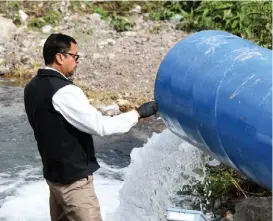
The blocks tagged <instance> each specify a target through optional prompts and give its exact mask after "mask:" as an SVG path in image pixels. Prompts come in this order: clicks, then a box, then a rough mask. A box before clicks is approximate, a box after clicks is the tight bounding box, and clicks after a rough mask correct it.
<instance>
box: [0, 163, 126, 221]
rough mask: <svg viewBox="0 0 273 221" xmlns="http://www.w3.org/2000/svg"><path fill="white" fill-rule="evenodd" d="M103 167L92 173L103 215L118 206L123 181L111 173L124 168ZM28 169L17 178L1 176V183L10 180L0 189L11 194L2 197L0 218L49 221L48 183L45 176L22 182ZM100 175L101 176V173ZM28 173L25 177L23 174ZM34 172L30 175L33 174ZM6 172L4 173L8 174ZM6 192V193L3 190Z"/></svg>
mask: <svg viewBox="0 0 273 221" xmlns="http://www.w3.org/2000/svg"><path fill="white" fill-rule="evenodd" d="M100 165H101V166H102V168H101V169H100V170H98V172H96V174H95V175H94V185H95V191H96V193H97V196H98V199H99V201H100V205H101V213H102V217H103V218H104V217H105V216H106V215H107V214H108V213H113V212H114V211H115V210H116V208H117V206H118V205H119V200H118V195H119V190H120V189H121V187H122V183H123V181H121V180H115V179H113V178H112V177H113V173H117V174H119V177H120V176H121V177H122V176H123V173H124V169H117V168H115V167H109V166H108V165H106V164H104V163H103V162H100ZM36 170H40V168H34V169H33V172H35V171H36ZM29 172H30V169H29V168H28V169H26V170H23V171H21V172H20V173H19V174H18V177H17V178H16V179H14V180H13V179H8V178H5V180H4V179H3V178H0V181H1V182H2V183H10V184H9V185H8V187H4V186H1V185H0V189H1V188H2V192H4V193H7V191H10V192H12V190H13V194H12V195H9V196H7V197H5V199H4V200H3V203H2V206H1V208H0V220H7V221H30V220H31V221H48V220H50V217H49V204H48V197H49V191H48V186H47V184H46V182H45V181H44V179H42V178H41V180H39V181H31V182H26V181H24V179H23V177H22V175H24V176H25V178H26V177H31V174H30V173H29ZM101 174H102V175H101ZM26 175H28V176H26ZM32 175H33V174H32ZM7 176H8V174H5V177H7ZM5 191H6V192H5Z"/></svg>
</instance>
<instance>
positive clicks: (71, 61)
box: [62, 43, 78, 77]
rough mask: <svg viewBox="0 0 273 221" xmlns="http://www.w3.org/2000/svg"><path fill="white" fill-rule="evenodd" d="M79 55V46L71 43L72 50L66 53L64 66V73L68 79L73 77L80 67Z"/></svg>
mask: <svg viewBox="0 0 273 221" xmlns="http://www.w3.org/2000/svg"><path fill="white" fill-rule="evenodd" d="M77 54H78V47H77V45H76V44H74V43H71V47H70V50H69V51H68V52H67V53H64V56H65V58H64V62H63V64H62V69H63V73H64V74H65V75H66V77H71V76H72V75H73V74H74V72H75V71H76V68H77V65H78V61H77V56H78V55H77Z"/></svg>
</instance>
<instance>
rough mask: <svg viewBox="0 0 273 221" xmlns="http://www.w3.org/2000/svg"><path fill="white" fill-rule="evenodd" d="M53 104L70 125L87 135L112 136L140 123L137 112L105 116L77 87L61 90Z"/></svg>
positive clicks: (68, 86)
mask: <svg viewBox="0 0 273 221" xmlns="http://www.w3.org/2000/svg"><path fill="white" fill-rule="evenodd" d="M52 104H53V106H54V108H55V110H56V111H58V112H59V113H60V114H61V115H62V116H63V117H64V118H65V119H66V120H67V121H68V122H69V123H70V124H72V125H73V126H74V127H76V128H77V129H79V130H80V131H83V132H85V133H89V134H93V135H99V136H104V135H111V134H121V133H126V132H128V131H129V130H130V129H131V128H132V127H133V126H134V125H136V123H137V122H138V114H137V112H136V111H135V110H132V111H129V112H126V113H122V114H119V115H116V116H113V117H111V116H103V115H102V114H101V113H100V112H99V111H98V110H97V109H96V108H95V107H93V106H92V105H90V104H89V101H88V99H87V97H86V96H85V94H84V93H83V91H82V90H81V89H80V88H79V87H77V86H75V85H67V86H65V87H63V88H61V89H59V90H58V91H57V92H56V93H55V94H54V96H53V97H52Z"/></svg>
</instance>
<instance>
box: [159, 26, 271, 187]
mask: <svg viewBox="0 0 273 221" xmlns="http://www.w3.org/2000/svg"><path fill="white" fill-rule="evenodd" d="M155 99H156V101H157V102H158V104H159V110H160V113H161V116H162V119H163V121H164V122H165V124H166V125H167V126H168V128H169V129H170V130H171V131H173V132H174V133H175V134H177V135H178V136H180V137H182V138H185V139H187V140H188V141H189V142H191V143H192V144H194V145H195V146H197V147H198V148H201V149H203V150H205V151H207V152H209V153H210V154H211V155H213V156H214V157H215V158H216V159H218V160H220V161H222V162H223V163H225V164H227V165H229V166H231V167H233V168H235V169H237V170H239V171H240V172H242V173H243V174H245V175H246V176H247V177H249V178H250V179H252V180H254V181H255V182H257V183H258V184H260V185H262V186H265V187H267V188H268V189H270V190H272V51H271V50H269V49H265V48H262V47H259V46H257V45H255V44H253V43H252V42H250V41H247V40H244V39H242V38H239V37H237V36H234V35H232V34H229V33H226V32H222V31H202V32H197V33H194V34H192V35H190V36H188V37H187V38H185V39H183V40H182V41H180V42H178V43H177V44H176V45H175V46H174V47H173V48H172V49H171V50H170V51H169V52H168V54H167V55H166V56H165V58H164V59H163V61H162V63H161V65H160V67H159V70H158V73H157V78H156V82H155Z"/></svg>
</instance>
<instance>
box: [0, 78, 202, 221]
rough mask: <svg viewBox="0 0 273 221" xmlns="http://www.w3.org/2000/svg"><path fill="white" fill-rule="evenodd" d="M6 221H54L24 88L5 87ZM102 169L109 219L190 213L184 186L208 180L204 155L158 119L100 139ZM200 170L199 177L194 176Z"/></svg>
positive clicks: (1, 154) (1, 196) (0, 158)
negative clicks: (169, 211) (183, 209)
mask: <svg viewBox="0 0 273 221" xmlns="http://www.w3.org/2000/svg"><path fill="white" fill-rule="evenodd" d="M0 134H1V137H0V220H1V221H48V220H49V208H48V192H49V191H48V187H47V184H46V183H45V181H44V178H43V176H42V166H41V159H40V156H39V153H38V150H37V147H36V142H35V140H34V137H33V132H32V130H31V128H30V126H29V124H28V120H27V118H26V114H25V111H24V106H23V89H22V88H21V87H16V86H10V85H7V82H6V81H5V82H2V84H1V85H0ZM94 142H95V146H96V153H97V157H98V160H99V163H100V165H101V168H100V169H99V170H98V171H97V172H96V173H95V175H94V177H95V178H94V183H95V190H96V193H97V195H98V198H99V201H100V204H101V211H102V216H103V218H104V220H107V221H128V220H130V221H159V220H166V219H165V215H166V214H165V211H166V208H167V207H173V206H177V205H180V206H181V205H182V206H183V207H188V208H190V206H191V203H192V200H193V199H192V198H191V197H185V196H179V195H178V194H177V192H178V191H179V190H180V189H181V187H182V186H183V185H186V184H193V183H194V182H196V181H198V180H202V176H199V175H200V174H199V173H197V172H196V171H197V169H200V168H201V169H202V168H204V167H203V164H204V162H205V160H204V158H203V154H202V153H201V152H200V151H199V150H198V149H196V148H194V147H193V146H191V145H190V144H188V143H186V142H185V141H183V140H181V139H180V138H178V137H177V136H175V135H174V134H173V133H171V132H170V131H169V130H167V129H165V126H164V124H163V123H162V121H161V120H160V119H159V118H158V117H151V118H150V119H147V120H142V121H140V122H139V123H138V125H137V126H135V127H134V128H132V129H131V130H130V132H128V133H126V134H123V135H113V136H107V137H94ZM194 171H195V172H194Z"/></svg>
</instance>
